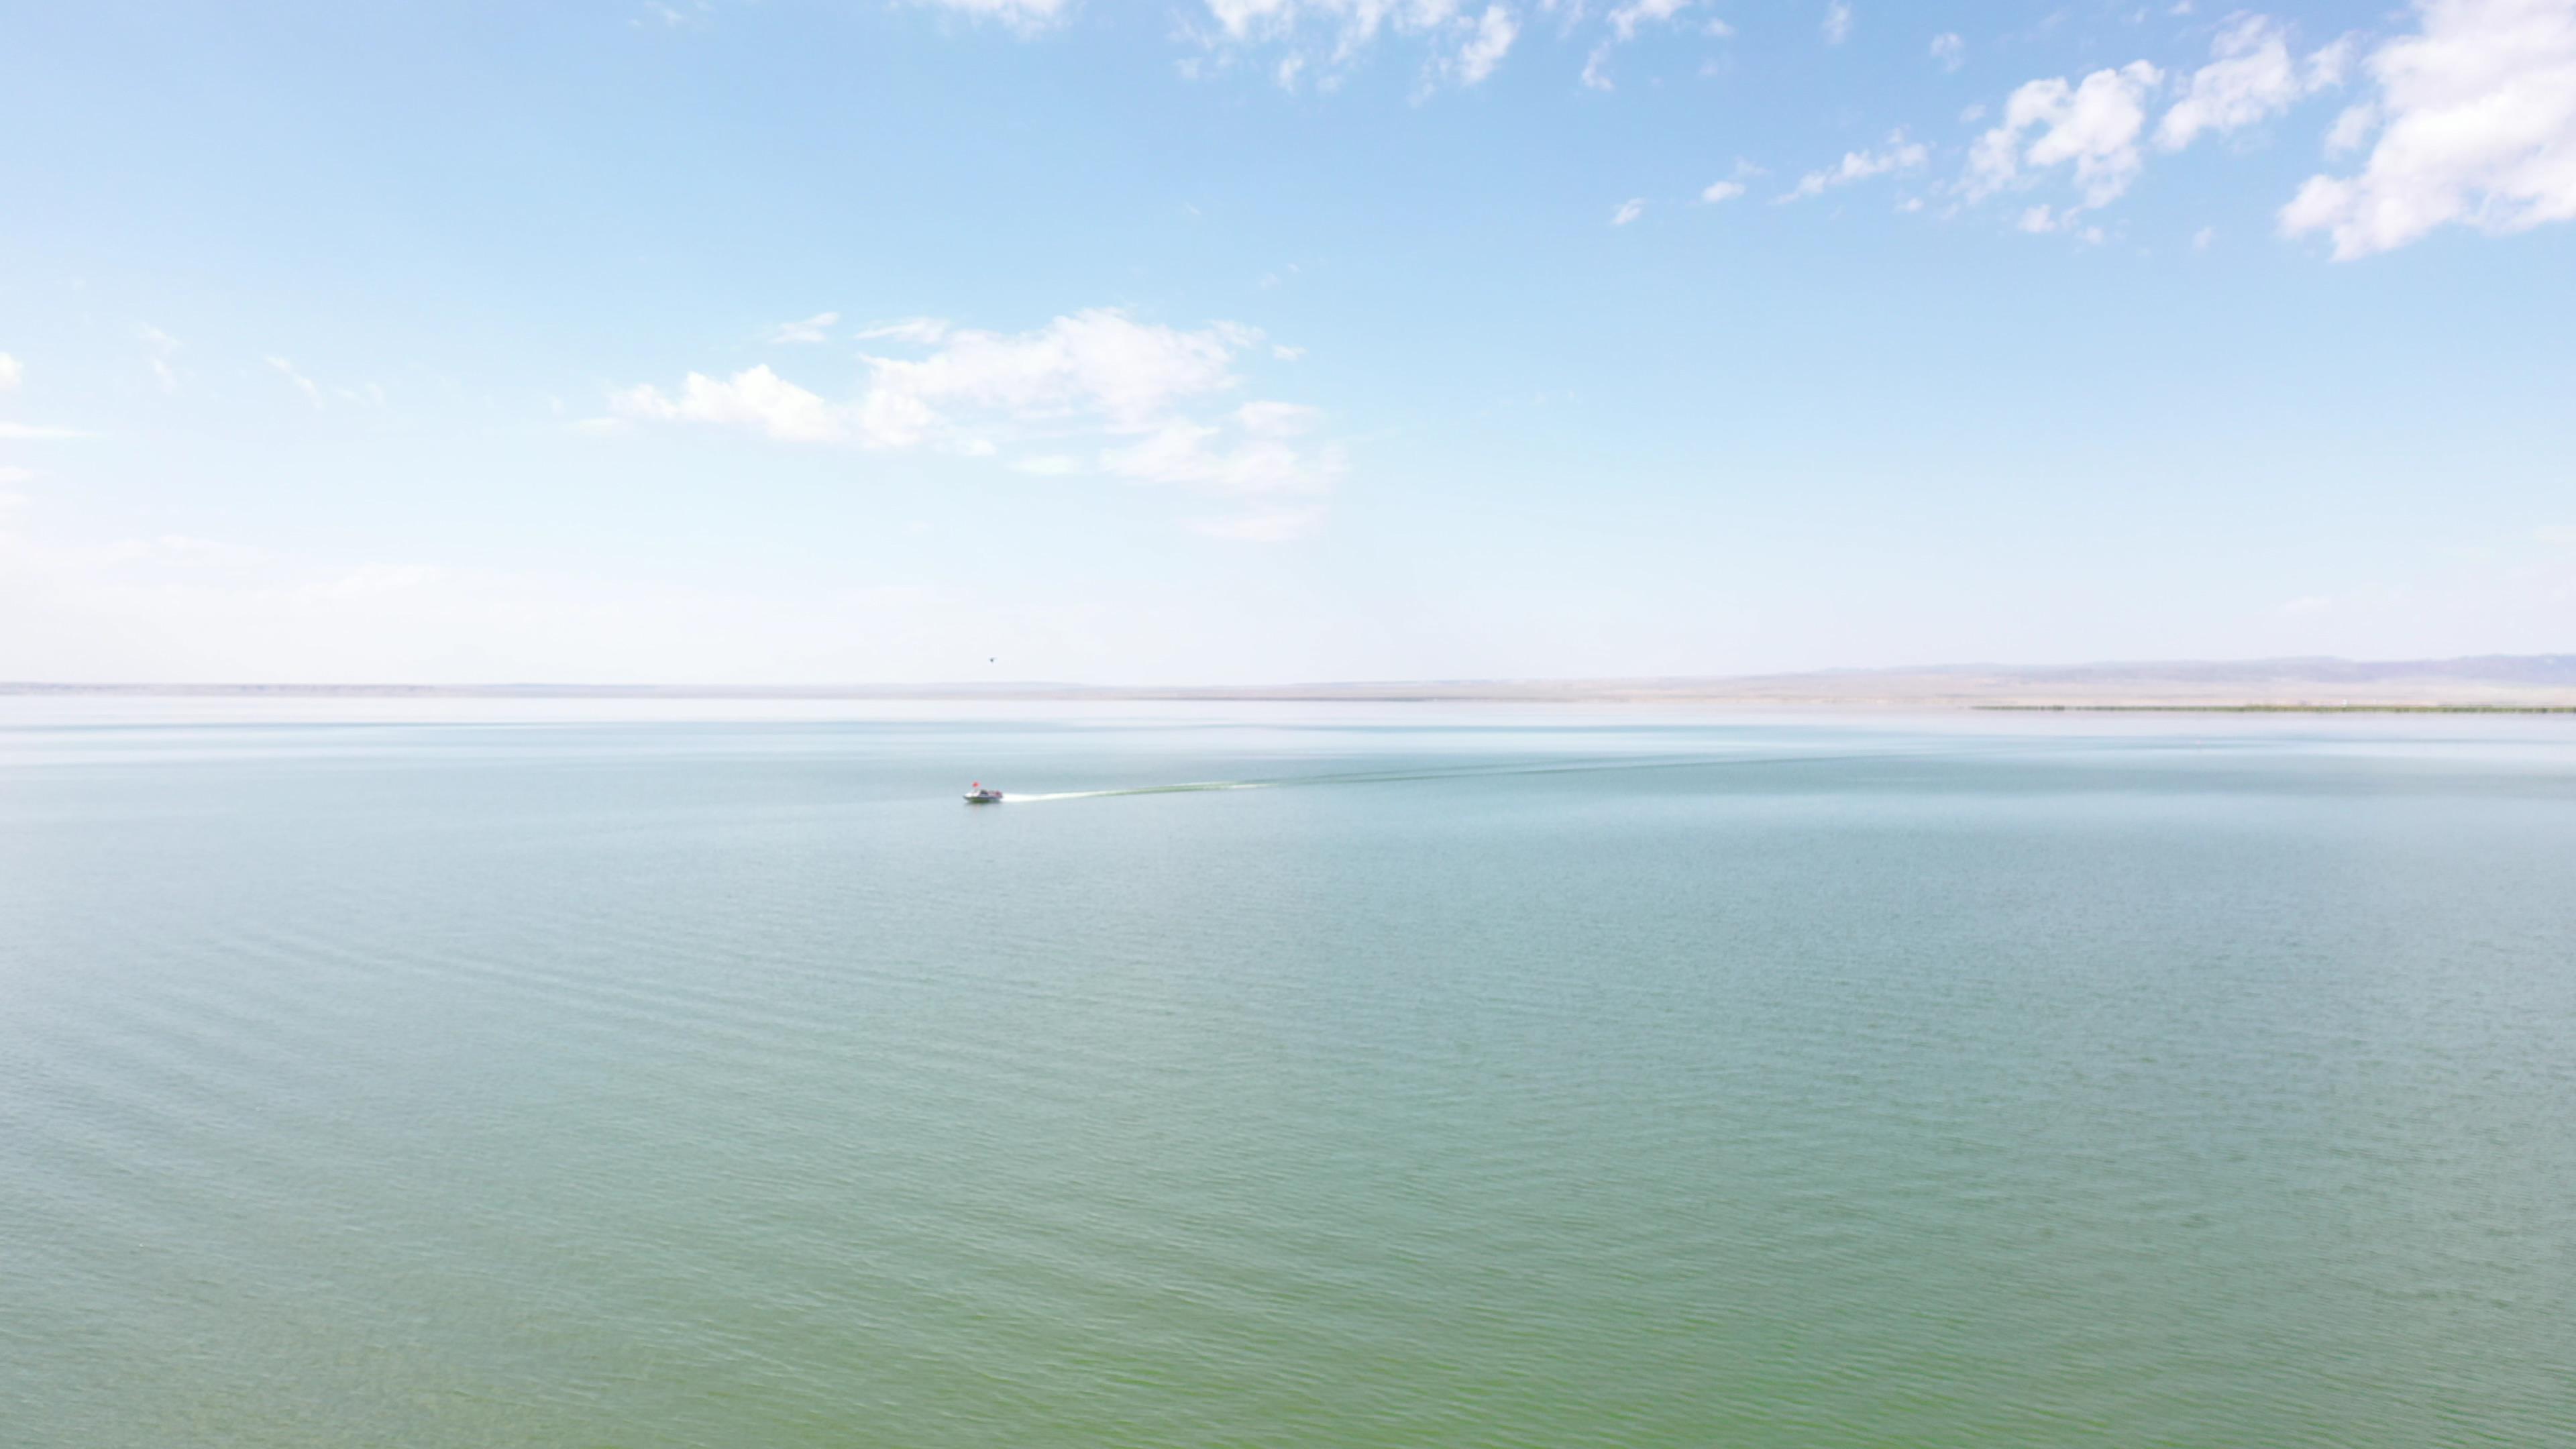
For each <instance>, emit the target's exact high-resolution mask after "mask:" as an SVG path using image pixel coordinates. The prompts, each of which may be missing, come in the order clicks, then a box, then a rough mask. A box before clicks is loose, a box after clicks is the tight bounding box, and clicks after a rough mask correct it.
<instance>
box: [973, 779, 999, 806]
mask: <svg viewBox="0 0 2576 1449" xmlns="http://www.w3.org/2000/svg"><path fill="white" fill-rule="evenodd" d="M1001 798H1002V792H1001V791H999V790H996V789H994V788H993V787H992V786H990V785H987V784H985V783H983V782H982V781H980V780H978V781H977V782H975V785H974V786H973V788H971V789H969V790H968V791H967V792H966V803H967V804H969V805H990V804H993V803H994V802H996V801H998V800H1000V799H1001Z"/></svg>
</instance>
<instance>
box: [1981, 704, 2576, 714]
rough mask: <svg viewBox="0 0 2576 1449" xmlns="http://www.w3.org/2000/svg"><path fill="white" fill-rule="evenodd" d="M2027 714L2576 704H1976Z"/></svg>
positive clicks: (2473, 709)
mask: <svg viewBox="0 0 2576 1449" xmlns="http://www.w3.org/2000/svg"><path fill="white" fill-rule="evenodd" d="M1968 708H1970V709H1980V710H2006V711H2018V712H2021V713H2026V714H2576V704H1973V705H1969V706H1968Z"/></svg>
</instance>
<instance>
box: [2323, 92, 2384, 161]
mask: <svg viewBox="0 0 2576 1449" xmlns="http://www.w3.org/2000/svg"><path fill="white" fill-rule="evenodd" d="M2378 129H2379V107H2377V106H2375V105H2373V104H2371V103H2370V102H2368V101H2363V102H2361V103H2360V104H2358V105H2350V106H2346V107H2344V108H2343V111H2342V113H2341V114H2339V115H2337V116H2336V117H2335V119H2334V125H2333V126H2331V127H2329V128H2328V129H2327V131H2326V154H2328V155H2330V156H2341V155H2343V154H2344V153H2346V152H2348V151H2358V150H2360V149H2361V147H2362V143H2363V142H2365V141H2368V140H2369V139H2370V133H2371V132H2373V131H2376V130H2378Z"/></svg>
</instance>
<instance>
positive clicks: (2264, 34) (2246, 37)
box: [2156, 15, 2351, 151]
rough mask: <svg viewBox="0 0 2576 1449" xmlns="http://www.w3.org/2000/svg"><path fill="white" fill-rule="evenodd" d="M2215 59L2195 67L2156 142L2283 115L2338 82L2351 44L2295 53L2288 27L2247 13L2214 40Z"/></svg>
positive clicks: (2171, 142) (2175, 142)
mask: <svg viewBox="0 0 2576 1449" xmlns="http://www.w3.org/2000/svg"><path fill="white" fill-rule="evenodd" d="M2210 53H2211V55H2212V56H2213V57H2215V58H2214V59H2212V60H2211V61H2210V63H2209V64H2207V65H2205V66H2202V67H2201V68H2200V69H2199V70H2196V71H2194V72H2192V75H2191V79H2190V80H2189V81H2187V82H2185V83H2184V86H2183V94H2182V98H2181V99H2180V100H2177V101H2175V102H2174V103H2173V106H2172V107H2171V108H2170V109H2168V110H2167V111H2166V112H2165V114H2164V119H2163V120H2162V121H2161V122H2159V123H2157V126H2156V144H2157V145H2158V146H2160V147H2162V148H2163V149H2165V150H2167V151H2179V150H2181V149H2182V148H2184V147H2185V146H2188V145H2190V144H2191V143H2192V142H2193V140H2195V139H2196V138H2198V137H2199V136H2200V135H2201V133H2203V132H2205V131H2233V130H2236V129H2238V128H2239V127H2242V126H2250V125H2252V124H2254V123H2255V122H2257V121H2261V120H2264V119H2267V118H2269V117H2272V116H2276V115H2279V114H2280V113H2281V112H2283V111H2286V110H2288V109H2289V108H2290V107H2291V106H2292V105H2294V104H2296V103H2297V102H2298V101H2300V100H2302V99H2304V98H2306V97H2307V96H2309V95H2312V94H2314V93H2315V92H2317V91H2319V90H2322V89H2324V88H2325V87H2327V86H2331V85H2337V84H2340V83H2341V82H2342V80H2343V74H2344V70H2345V68H2346V66H2347V65H2348V63H2349V57H2350V55H2351V47H2350V44H2349V43H2348V42H2338V43H2336V44H2334V45H2330V46H2327V47H2326V48H2325V49H2323V50H2320V51H2317V52H2316V53H2314V54H2313V55H2311V56H2309V57H2308V59H2307V62H2306V63H2305V64H2301V63H2300V62H2298V61H2295V60H2293V59H2291V57H2290V40H2289V32H2288V31H2287V30H2286V29H2285V28H2284V27H2283V26H2282V25H2281V24H2280V22H2278V21H2276V20H2273V19H2271V18H2269V17H2268V16H2262V15H2247V16H2243V17H2241V18H2239V19H2237V20H2235V21H2232V22H2230V23H2229V24H2228V25H2227V27H2226V28H2225V29H2223V30H2221V31H2219V32H2218V37H2217V39H2216V40H2214V41H2212V42H2211V44H2210Z"/></svg>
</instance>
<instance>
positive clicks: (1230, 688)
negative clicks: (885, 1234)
mask: <svg viewBox="0 0 2576 1449" xmlns="http://www.w3.org/2000/svg"><path fill="white" fill-rule="evenodd" d="M0 694H11V695H128V696H154V695H159V696H183V697H258V696H271V697H278V698H304V699H331V698H351V699H357V698H406V697H409V698H487V699H959V700H964V699H1096V700H1109V699H1129V700H1155V699H1167V700H1188V699H1199V700H1228V699H1232V700H1318V701H1323V700H1343V701H1352V702H1361V701H1381V702H1395V701H1407V700H1415V701H1435V700H1452V701H1477V700H1483V701H1492V702H1498V703H1507V702H1520V703H1549V702H1557V703H1582V702H1600V703H1611V702H1620V701H1628V702H1637V703H1653V702H1668V703H1677V704H1678V703H1691V702H1705V703H1712V704H1718V703H1735V704H1747V705H1756V704H1762V705H1833V706H1918V707H1920V706H1962V707H1964V706H1989V707H1991V706H2006V705H2023V706H2046V705H2063V706H2068V707H2075V708H2084V707H2096V708H2100V707H2132V708H2137V707H2222V706H2229V705H2244V706H2266V707H2319V708H2335V707H2367V706H2372V705H2388V706H2402V707H2426V706H2455V707H2489V708H2541V707H2569V706H2576V654H2534V655H2482V656H2477V657H2474V658H2466V659H2403V660H2351V659H2326V658H2312V659H2245V660H2221V661H2204V660H2161V661H2148V662H2132V663H2111V664H2072V665H2011V664H1954V665H1941V666H1935V667H1925V668H1910V669H1834V670H1821V671H1816V672H1813V673H1803V674H1769V675H1739V676H1714V677H1675V678H1657V679H1452V680H1399V681H1353V682H1342V683H1311V684H1281V685H1209V686H1193V685H1173V686H1155V685H1140V686H1100V685H1080V684H1050V683H1043V682H1034V683H1017V684H882V685H781V686H775V687H769V686H693V685H649V684H637V685H579V684H492V685H405V684H47V683H0Z"/></svg>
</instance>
